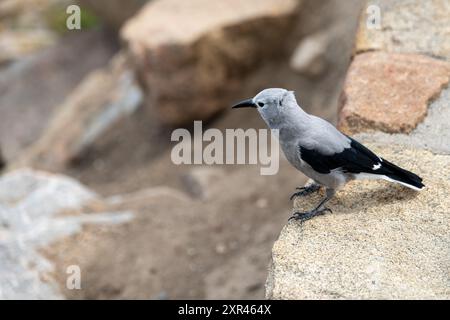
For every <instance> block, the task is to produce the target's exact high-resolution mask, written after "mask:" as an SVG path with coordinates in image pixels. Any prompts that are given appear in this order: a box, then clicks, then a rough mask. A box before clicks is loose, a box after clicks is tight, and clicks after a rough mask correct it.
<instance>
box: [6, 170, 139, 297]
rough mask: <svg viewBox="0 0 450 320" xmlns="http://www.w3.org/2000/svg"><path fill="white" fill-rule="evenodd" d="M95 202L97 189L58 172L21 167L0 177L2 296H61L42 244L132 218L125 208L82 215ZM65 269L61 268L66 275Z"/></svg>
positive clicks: (52, 268) (52, 267)
mask: <svg viewBox="0 0 450 320" xmlns="http://www.w3.org/2000/svg"><path fill="white" fill-rule="evenodd" d="M94 201H99V199H98V197H97V195H95V193H93V192H92V191H90V190H88V189H87V188H85V187H84V186H82V185H81V184H79V183H78V182H77V181H75V180H73V179H71V178H68V177H65V176H61V175H52V174H47V173H44V172H37V171H32V170H29V169H24V170H19V171H14V172H10V173H7V174H5V175H3V176H2V177H1V178H0V239H1V242H2V245H1V246H0V259H1V261H2V263H1V264H0V299H2V300H3V299H60V298H63V296H62V295H61V293H60V291H59V288H58V285H57V284H56V282H55V281H53V280H52V278H51V277H49V276H48V274H50V273H52V272H54V271H55V270H54V265H53V263H52V262H51V261H50V260H48V259H47V258H46V257H44V256H43V255H42V250H44V248H45V246H47V245H50V244H51V243H52V242H53V241H56V240H60V239H61V238H64V237H68V236H70V235H73V234H76V233H78V232H80V231H81V228H82V226H83V225H84V224H90V223H99V224H106V225H107V224H111V223H112V224H115V223H121V222H125V221H127V220H129V219H130V218H131V217H132V215H131V213H129V212H122V213H102V214H92V215H85V214H80V212H81V210H82V208H83V207H84V206H86V205H87V204H88V203H90V202H94ZM68 212H70V215H69V214H67V213H68ZM64 213H66V215H64ZM66 271H67V269H65V270H62V271H61V273H63V274H64V273H65V276H67V273H66Z"/></svg>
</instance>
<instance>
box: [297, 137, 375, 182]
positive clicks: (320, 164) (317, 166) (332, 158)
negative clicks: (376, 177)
mask: <svg viewBox="0 0 450 320" xmlns="http://www.w3.org/2000/svg"><path fill="white" fill-rule="evenodd" d="M348 138H349V139H350V141H351V143H350V147H348V148H345V149H344V150H343V151H342V152H339V153H335V154H331V155H324V154H322V153H321V152H320V151H317V150H311V149H307V148H305V147H302V146H299V148H300V158H301V159H302V160H303V161H305V162H306V163H308V164H309V165H310V166H311V167H312V168H313V169H314V170H315V171H317V172H319V173H324V174H326V173H330V172H331V170H333V169H337V168H341V170H342V171H344V172H349V173H361V172H367V173H378V172H376V170H374V169H373V168H374V166H377V165H379V164H380V162H381V160H380V158H379V157H378V156H377V155H375V154H374V153H373V152H372V151H370V150H369V149H367V148H366V147H365V146H363V145H362V144H361V143H359V142H358V141H356V140H354V139H352V138H350V137H348ZM375 168H376V167H375Z"/></svg>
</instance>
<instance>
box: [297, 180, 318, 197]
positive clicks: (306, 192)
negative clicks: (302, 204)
mask: <svg viewBox="0 0 450 320" xmlns="http://www.w3.org/2000/svg"><path fill="white" fill-rule="evenodd" d="M296 189H297V190H299V191H298V192H296V193H294V194H293V195H292V196H291V197H290V200H292V199H294V198H296V197H303V196H307V195H309V194H311V193H313V192H316V191H318V190H319V189H320V186H319V185H318V184H315V183H313V184H310V185H309V186H306V187H301V188H296Z"/></svg>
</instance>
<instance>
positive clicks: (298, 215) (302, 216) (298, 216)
mask: <svg viewBox="0 0 450 320" xmlns="http://www.w3.org/2000/svg"><path fill="white" fill-rule="evenodd" d="M327 211H328V212H330V213H333V211H332V210H331V209H330V208H323V209H321V210H312V211H307V212H298V211H297V212H294V214H293V215H292V216H291V217H290V218H289V219H288V221H291V220H296V221H300V222H301V223H303V222H305V221H306V220H309V219H311V218H314V217H315V216H319V215H322V214H325V212H327Z"/></svg>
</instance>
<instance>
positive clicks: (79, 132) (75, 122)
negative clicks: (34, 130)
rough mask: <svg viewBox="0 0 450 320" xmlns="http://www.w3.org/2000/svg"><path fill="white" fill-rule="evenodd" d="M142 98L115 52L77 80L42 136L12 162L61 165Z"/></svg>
mask: <svg viewBox="0 0 450 320" xmlns="http://www.w3.org/2000/svg"><path fill="white" fill-rule="evenodd" d="M111 92H112V93H113V94H111ZM142 99H143V94H142V92H141V89H140V87H139V86H138V85H137V83H136V81H135V78H134V73H133V72H132V71H131V69H129V68H128V67H127V62H126V60H125V58H124V56H122V55H121V54H118V55H117V56H116V57H115V58H114V59H113V60H112V62H111V63H110V66H108V67H107V68H104V69H100V70H96V71H93V72H92V73H90V74H89V75H88V76H87V77H86V79H84V80H83V81H82V82H81V84H80V85H79V86H78V87H77V88H76V89H75V90H74V91H73V92H72V93H71V94H70V95H69V97H68V98H67V99H66V101H65V102H64V103H63V105H62V106H61V107H60V108H59V110H58V112H57V113H56V114H55V116H54V117H53V119H52V121H51V123H50V124H49V127H48V129H47V130H46V131H45V132H44V133H43V135H42V137H41V138H40V139H39V140H38V141H37V142H36V143H35V144H33V145H32V146H31V147H30V148H29V149H27V150H26V151H25V152H24V153H23V154H22V155H21V157H20V158H19V159H18V160H17V162H16V163H15V165H16V166H24V165H26V166H29V165H32V166H33V167H38V168H40V169H43V168H45V169H49V170H50V169H51V170H56V169H57V168H64V167H65V166H67V165H68V164H69V163H70V162H71V161H74V160H76V159H78V158H79V157H81V156H82V154H83V153H85V152H86V151H87V150H88V149H89V147H90V146H92V144H93V143H94V142H95V141H96V139H98V138H99V137H100V136H101V135H102V134H103V133H104V132H105V131H106V130H107V129H108V128H110V127H111V126H113V125H114V124H115V123H116V122H118V121H119V120H120V119H121V118H122V117H125V116H127V115H129V114H131V113H133V112H134V111H135V110H136V109H137V108H138V107H139V106H140V105H141V103H142ZM63 131H64V135H61V132H63Z"/></svg>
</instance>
